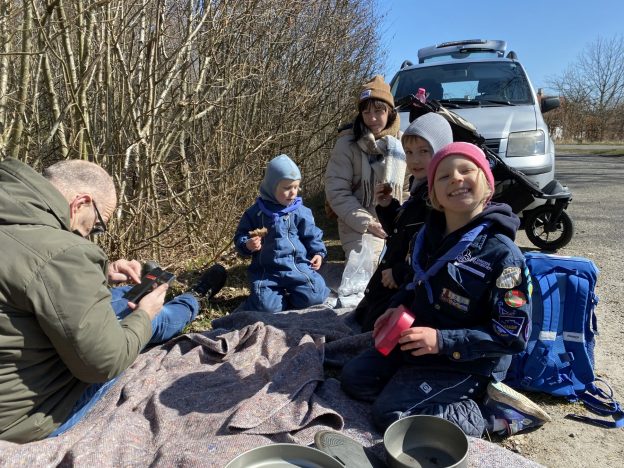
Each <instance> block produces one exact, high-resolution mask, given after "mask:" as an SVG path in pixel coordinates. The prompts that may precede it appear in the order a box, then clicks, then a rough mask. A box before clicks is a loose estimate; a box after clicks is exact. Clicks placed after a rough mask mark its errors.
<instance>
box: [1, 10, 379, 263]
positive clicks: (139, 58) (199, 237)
mask: <svg viewBox="0 0 624 468" xmlns="http://www.w3.org/2000/svg"><path fill="white" fill-rule="evenodd" d="M373 7H374V0H314V1H308V0H213V1H205V0H186V1H183V0H139V1H133V2H128V1H125V0H108V1H97V0H92V1H83V0H45V1H44V0H24V1H21V2H17V1H15V0H0V155H1V157H7V156H12V157H16V158H19V159H21V160H23V161H25V162H27V163H29V164H30V165H32V166H33V167H35V168H37V169H40V168H41V167H42V166H44V165H48V164H50V163H53V162H55V161H57V160H60V159H64V158H83V159H88V160H91V161H95V162H97V163H99V164H101V165H103V166H104V167H105V168H106V169H108V171H109V172H110V173H111V174H112V175H113V177H114V178H115V181H116V185H117V187H118V191H119V200H120V206H119V209H118V211H117V212H116V214H115V217H114V220H113V225H114V226H113V230H112V235H111V236H107V239H106V240H104V241H103V242H104V244H105V247H107V248H108V249H109V251H111V253H113V254H120V255H133V254H136V253H137V252H142V253H144V254H149V255H153V256H155V257H157V258H161V257H162V256H167V255H177V256H178V257H176V258H178V259H184V258H188V257H192V256H196V255H198V254H199V255H202V256H204V257H206V259H207V260H209V259H210V258H211V256H216V255H218V254H219V253H220V252H221V251H223V250H224V249H225V248H227V242H228V241H229V238H230V237H231V234H232V232H233V229H234V227H235V226H236V223H237V220H238V217H239V216H240V214H241V212H242V209H243V208H244V207H246V205H248V204H250V203H251V201H252V200H253V198H254V197H256V196H257V187H258V182H259V181H260V180H261V178H262V175H263V168H264V165H265V163H266V161H267V160H268V159H269V158H271V157H272V156H274V155H276V154H279V153H281V152H285V153H288V154H289V155H291V156H292V157H293V158H294V159H295V160H296V161H297V163H299V164H300V166H301V168H302V172H303V177H304V184H303V185H304V187H305V189H306V191H307V193H310V192H314V191H315V190H319V189H320V187H321V184H322V174H323V171H324V168H325V164H326V161H327V158H328V152H329V148H330V147H331V145H332V144H333V140H334V138H335V132H336V128H337V126H338V125H339V124H340V123H341V122H344V121H346V120H348V119H350V118H351V117H352V113H353V109H354V107H355V102H354V99H353V96H354V95H355V92H356V87H357V86H358V85H359V83H361V82H362V80H363V79H364V78H366V77H368V76H370V75H371V74H372V72H373V69H374V68H375V67H376V66H377V65H378V62H379V56H378V54H377V52H376V51H378V50H379V46H378V42H377V41H378V39H377V34H376V30H377V22H378V15H376V14H375V12H374V11H373ZM146 249H147V251H146Z"/></svg>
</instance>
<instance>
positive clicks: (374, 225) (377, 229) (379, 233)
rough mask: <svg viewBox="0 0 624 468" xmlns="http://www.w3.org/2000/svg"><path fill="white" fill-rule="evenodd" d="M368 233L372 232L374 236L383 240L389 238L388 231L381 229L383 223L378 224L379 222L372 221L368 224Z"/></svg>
mask: <svg viewBox="0 0 624 468" xmlns="http://www.w3.org/2000/svg"><path fill="white" fill-rule="evenodd" d="M366 231H367V232H370V233H371V234H372V235H373V236H375V237H379V238H381V239H385V238H386V237H388V234H386V231H384V230H383V228H382V227H381V223H378V222H377V221H371V222H370V223H368V227H367V228H366Z"/></svg>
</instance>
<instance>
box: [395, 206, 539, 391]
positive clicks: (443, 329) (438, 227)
mask: <svg viewBox="0 0 624 468" xmlns="http://www.w3.org/2000/svg"><path fill="white" fill-rule="evenodd" d="M484 222H487V223H489V225H487V226H486V227H485V228H484V229H483V231H481V233H480V234H478V235H477V236H476V238H475V239H474V240H473V241H472V243H471V244H470V245H469V246H468V248H467V249H465V250H464V251H463V253H460V254H458V255H457V257H456V258H455V259H454V260H451V261H449V262H448V263H447V264H446V265H445V266H444V267H442V268H441V269H440V270H439V271H438V273H436V274H435V275H434V276H432V277H431V278H430V279H429V285H430V287H431V292H432V302H430V300H429V296H428V294H427V290H426V287H425V285H424V283H421V284H416V285H415V289H414V290H411V291H410V290H408V289H407V288H405V287H404V288H403V289H401V290H400V292H398V293H397V294H396V295H395V296H394V298H393V300H392V302H391V306H397V305H399V304H403V305H405V306H406V307H408V308H409V309H410V310H411V311H412V312H413V314H414V315H415V316H416V321H415V322H414V325H413V326H425V327H431V328H435V329H437V330H438V343H439V347H440V352H439V354H436V355H425V356H419V357H413V356H411V357H410V361H412V362H414V363H416V364H422V365H427V366H438V367H441V368H446V369H449V370H457V371H460V372H465V373H472V374H478V375H486V376H489V375H491V376H493V377H494V378H495V379H497V380H502V379H503V378H504V377H505V374H506V372H507V369H508V367H509V364H510V362H511V355H512V354H515V353H518V352H520V351H522V350H524V349H525V348H526V341H527V337H528V334H529V332H530V329H529V327H530V324H531V303H530V296H531V290H532V285H531V280H530V276H529V274H528V269H527V267H526V265H525V261H524V256H523V255H522V252H520V249H519V248H518V247H517V246H516V245H515V244H514V243H513V239H515V234H516V230H517V229H518V226H519V219H518V218H517V216H516V215H514V214H513V213H512V211H511V208H510V207H509V206H508V205H505V204H498V203H491V204H490V205H488V206H487V207H486V209H485V210H484V211H483V213H481V214H480V215H479V216H478V217H476V218H475V219H473V220H472V221H471V222H470V223H469V224H468V225H467V226H464V227H463V228H462V229H460V230H458V231H456V232H453V233H451V234H449V235H448V236H446V237H445V236H444V232H445V226H446V221H445V218H444V214H442V213H440V212H437V211H432V212H431V216H430V218H429V220H428V222H427V224H426V227H425V233H424V236H425V237H424V244H423V247H422V249H421V251H420V255H419V256H418V260H419V264H420V266H421V267H422V268H423V269H427V268H429V267H430V266H431V265H432V264H433V262H434V261H435V260H436V259H437V258H439V257H441V256H442V255H443V254H445V253H446V252H447V251H449V249H450V248H451V247H452V246H454V245H455V244H456V243H457V242H458V240H459V239H460V238H461V237H462V235H464V234H465V233H467V232H468V231H470V230H471V229H473V228H475V227H476V226H478V225H480V224H482V223H484Z"/></svg>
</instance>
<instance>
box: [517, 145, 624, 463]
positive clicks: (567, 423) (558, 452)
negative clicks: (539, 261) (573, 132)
mask: <svg viewBox="0 0 624 468" xmlns="http://www.w3.org/2000/svg"><path fill="white" fill-rule="evenodd" d="M556 177H557V179H559V180H560V181H561V182H562V183H563V184H564V185H567V186H568V188H569V189H570V191H571V192H572V195H573V201H572V203H571V204H570V206H569V208H568V214H569V215H570V216H571V218H572V220H573V222H574V224H575V234H574V237H573V238H572V241H571V242H570V244H568V246H566V247H565V248H563V249H561V250H560V251H559V252H558V254H560V255H574V256H582V257H587V258H590V259H591V260H593V261H594V262H595V263H596V265H597V266H598V268H599V269H600V272H601V273H600V277H599V279H598V285H597V293H598V296H599V298H600V302H599V304H598V306H597V309H596V314H597V317H598V330H599V332H600V336H598V338H597V345H596V353H595V354H596V371H597V374H598V375H599V376H600V377H602V378H604V379H605V380H606V381H608V382H609V383H610V384H611V386H612V387H613V389H614V391H615V396H616V398H617V399H618V400H619V401H620V402H621V403H624V365H622V361H623V360H624V311H623V308H624V156H600V155H590V156H588V155H582V154H578V155H577V154H566V155H560V156H557V158H556ZM518 243H519V244H520V246H521V247H531V244H530V243H529V241H528V240H527V238H526V237H525V236H524V235H523V234H521V235H520V236H519V238H518ZM541 404H544V405H545V408H546V409H547V411H549V413H550V414H551V415H552V416H553V422H552V423H548V424H546V425H545V426H543V427H542V428H541V429H539V430H537V431H535V432H531V433H528V434H519V435H518V436H516V438H517V442H516V443H517V444H518V446H517V447H515V448H517V449H518V450H519V451H520V452H521V453H522V454H523V455H525V456H527V457H528V458H530V459H531V460H534V461H537V462H539V463H542V464H544V465H547V466H549V467H565V468H572V467H577V466H578V467H581V466H609V467H610V466H613V467H615V466H618V467H619V466H622V460H624V429H610V430H609V429H601V428H597V427H594V426H590V425H587V424H582V423H579V422H576V421H571V420H568V419H565V415H566V414H568V413H570V412H575V413H579V412H580V413H581V414H589V413H584V409H583V408H582V407H581V406H579V405H561V404H557V403H556V402H554V403H553V404H549V403H548V401H546V402H541ZM512 448H514V447H512Z"/></svg>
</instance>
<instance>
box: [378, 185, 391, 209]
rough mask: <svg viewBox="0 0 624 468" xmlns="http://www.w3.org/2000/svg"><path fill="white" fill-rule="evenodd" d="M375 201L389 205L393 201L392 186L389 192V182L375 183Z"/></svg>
mask: <svg viewBox="0 0 624 468" xmlns="http://www.w3.org/2000/svg"><path fill="white" fill-rule="evenodd" d="M375 201H376V202H377V204H378V205H380V206H383V207H384V208H385V207H387V206H388V205H389V204H390V202H391V201H392V187H390V191H389V192H388V184H383V183H378V184H376V185H375Z"/></svg>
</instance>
